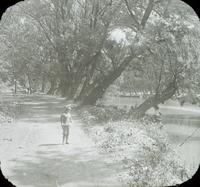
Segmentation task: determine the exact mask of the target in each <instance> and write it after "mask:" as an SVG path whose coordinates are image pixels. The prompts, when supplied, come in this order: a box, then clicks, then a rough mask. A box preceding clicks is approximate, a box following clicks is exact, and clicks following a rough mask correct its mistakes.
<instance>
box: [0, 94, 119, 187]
mask: <svg viewBox="0 0 200 187" xmlns="http://www.w3.org/2000/svg"><path fill="white" fill-rule="evenodd" d="M3 100H4V101H8V102H11V101H15V102H16V103H15V107H18V108H17V110H18V115H17V116H16V120H15V123H13V124H10V125H6V126H5V125H4V126H0V160H1V163H2V164H1V166H2V171H3V173H4V175H5V176H6V177H7V178H8V179H9V180H10V181H11V182H12V183H13V184H15V185H16V186H17V187H21V186H34V187H56V186H67V187H70V186H73V187H76V186H78V187H79V186H80V187H81V186H92V187H94V186H122V184H119V181H118V180H117V177H116V176H117V174H118V173H119V171H120V167H119V164H117V163H113V162H112V161H111V160H110V159H109V158H107V157H106V155H103V154H99V153H98V151H97V149H96V147H95V145H94V143H93V142H92V141H91V140H90V138H88V137H87V135H86V134H85V133H84V132H83V130H82V128H81V125H82V123H81V122H80V121H79V119H78V116H77V115H76V113H73V119H74V120H73V124H72V126H71V128H70V137H69V142H70V144H69V145H62V144H61V140H62V131H61V127H60V123H59V116H60V113H61V112H62V110H63V106H64V105H65V104H66V101H65V99H63V98H56V97H53V96H45V95H18V96H16V98H14V97H13V96H12V95H4V96H3Z"/></svg>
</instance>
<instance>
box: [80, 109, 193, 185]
mask: <svg viewBox="0 0 200 187" xmlns="http://www.w3.org/2000/svg"><path fill="white" fill-rule="evenodd" d="M79 114H80V115H81V118H82V120H83V121H84V122H85V125H84V129H85V132H86V133H87V134H88V135H89V136H90V137H91V138H92V139H93V141H94V142H95V143H96V146H97V147H98V148H99V150H100V151H101V152H102V153H106V154H108V155H110V156H109V157H110V158H112V159H113V160H115V162H117V163H120V164H121V165H122V166H123V168H124V172H123V173H122V174H121V173H120V174H119V178H120V179H121V180H122V181H124V182H125V183H128V184H129V185H130V186H134V187H135V186H172V185H176V184H180V183H182V182H184V181H186V180H188V178H189V176H188V171H186V169H184V166H183V163H181V160H180V159H179V158H178V156H177V155H176V153H175V152H174V151H173V150H172V149H171V145H170V144H169V143H168V139H167V135H166V134H165V132H164V131H163V130H162V124H161V123H160V122H155V119H154V118H152V117H150V116H147V117H145V118H143V119H141V120H134V119H133V116H130V113H128V112H126V111H125V110H122V109H119V110H117V108H116V107H99V106H93V107H85V108H82V109H80V110H79ZM116 114H117V115H116ZM190 177H191V176H190Z"/></svg>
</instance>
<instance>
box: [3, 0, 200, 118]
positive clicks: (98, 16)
mask: <svg viewBox="0 0 200 187" xmlns="http://www.w3.org/2000/svg"><path fill="white" fill-rule="evenodd" d="M175 2H176V1H164V0H140V1H135V0H133V1H129V0H105V1H100V0H85V1H80V0H75V1H72V0H46V1H41V0H34V1H27V2H23V3H20V4H19V5H17V6H16V7H13V8H12V9H11V11H10V12H7V13H6V15H5V16H4V22H3V23H2V28H3V29H2V32H1V39H2V41H3V43H4V44H5V45H4V46H3V47H2V51H3V50H4V51H5V53H4V54H3V55H1V59H2V62H3V61H4V64H3V66H4V67H5V69H7V72H9V74H8V77H7V78H8V79H9V81H12V80H14V79H15V80H17V82H18V83H19V84H21V85H24V87H27V88H28V89H29V91H30V92H32V91H33V90H41V91H45V90H46V91H47V93H48V94H54V93H60V94H61V95H62V96H63V97H66V98H68V99H73V100H75V101H77V102H80V103H81V104H83V105H85V104H94V103H95V102H96V101H97V99H99V98H101V97H102V96H103V95H104V93H105V92H106V90H107V88H109V87H110V85H112V84H113V83H114V82H115V80H116V79H117V78H119V77H120V76H121V74H122V73H123V74H124V75H126V71H127V69H129V70H130V69H131V71H133V72H134V75H133V76H130V74H129V83H131V79H133V81H132V83H133V84H129V86H130V87H135V89H134V90H135V91H136V90H138V88H137V86H141V87H143V88H142V89H144V90H147V92H149V91H150V92H151V93H152V94H151V96H150V98H148V99H147V101H145V102H144V103H143V104H142V105H141V106H139V107H138V109H137V112H136V113H138V116H142V115H144V113H145V111H146V110H147V109H148V108H151V107H152V106H154V105H157V104H159V103H160V102H164V101H165V100H167V99H169V98H170V97H172V96H173V95H174V94H175V92H176V91H177V90H178V88H179V87H182V86H183V81H180V80H183V76H185V75H186V74H187V75H188V76H189V74H188V73H186V72H189V71H190V70H191V69H192V68H193V67H194V66H193V63H197V61H198V55H199V54H198V52H197V50H196V47H195V46H194V45H193V43H192V42H191V38H192V37H193V39H194V38H195V37H197V36H195V35H192V37H191V30H192V29H191V28H190V27H192V26H193V25H195V24H196V23H197V21H196V20H195V19H194V15H193V13H192V12H190V13H189V15H188V16H187V15H185V14H182V12H178V11H176V10H177V9H176V8H175V9H174V7H176V6H179V5H177V4H175ZM171 3H172V4H171ZM175 5H176V6H175ZM181 5H182V4H181ZM183 7H184V6H183ZM183 10H184V11H186V10H187V8H185V7H184V8H183ZM181 16H185V17H184V19H185V18H186V19H185V20H186V21H184V20H183V19H182V17H181ZM116 28H118V29H120V30H121V31H122V32H123V33H125V35H126V37H127V39H126V41H122V42H118V41H117V40H115V39H112V37H111V35H112V32H113V31H114V30H115V29H116ZM196 35H198V32H196ZM188 45H191V46H192V47H188ZM195 45H197V46H199V44H195ZM194 53H195V54H194ZM193 69H194V70H195V68H193ZM136 72H137V73H136ZM125 77H126V76H125ZM190 77H191V76H190ZM127 78H128V77H126V78H125V79H126V80H128V79H127ZM139 80H141V83H145V85H141V84H137V81H139ZM136 85H137V86H136ZM47 89H48V90H47Z"/></svg>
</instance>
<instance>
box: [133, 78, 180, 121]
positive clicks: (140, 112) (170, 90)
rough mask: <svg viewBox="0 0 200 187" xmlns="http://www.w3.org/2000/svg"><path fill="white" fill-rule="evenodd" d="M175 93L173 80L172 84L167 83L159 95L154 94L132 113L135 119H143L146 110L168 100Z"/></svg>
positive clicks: (175, 86)
mask: <svg viewBox="0 0 200 187" xmlns="http://www.w3.org/2000/svg"><path fill="white" fill-rule="evenodd" d="M176 91H177V84H176V80H174V81H173V82H171V83H169V84H168V86H167V87H166V89H165V90H163V91H162V92H161V93H160V94H156V95H154V96H152V97H149V98H148V99H147V100H145V101H144V102H143V103H142V104H141V105H139V106H138V107H137V108H136V109H135V111H134V115H135V117H136V118H141V117H143V116H144V115H145V113H146V111H147V110H149V109H150V108H152V107H154V106H157V105H158V104H160V103H163V102H165V101H166V100H168V99H170V98H171V97H172V96H173V95H174V94H175V93H176Z"/></svg>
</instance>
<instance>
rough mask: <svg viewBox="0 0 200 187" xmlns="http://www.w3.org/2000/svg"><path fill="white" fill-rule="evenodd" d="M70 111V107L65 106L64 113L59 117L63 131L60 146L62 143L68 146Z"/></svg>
mask: <svg viewBox="0 0 200 187" xmlns="http://www.w3.org/2000/svg"><path fill="white" fill-rule="evenodd" d="M70 111H71V107H70V106H66V107H65V111H64V112H63V113H62V114H61V116H60V122H61V127H62V130H63V140H62V144H64V143H66V144H69V143H68V137H69V126H70V124H71V123H72V118H71V114H70Z"/></svg>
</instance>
